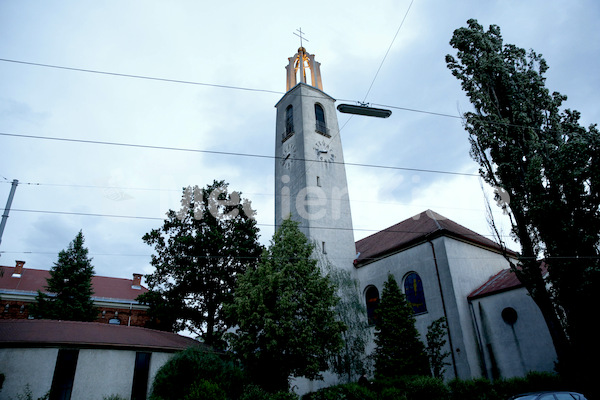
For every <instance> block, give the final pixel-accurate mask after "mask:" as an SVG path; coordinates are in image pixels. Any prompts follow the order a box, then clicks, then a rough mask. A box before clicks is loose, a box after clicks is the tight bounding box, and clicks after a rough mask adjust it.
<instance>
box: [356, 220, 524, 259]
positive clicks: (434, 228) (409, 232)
mask: <svg viewBox="0 0 600 400" xmlns="http://www.w3.org/2000/svg"><path fill="white" fill-rule="evenodd" d="M442 234H446V235H449V236H453V237H456V238H459V239H462V240H466V241H468V242H471V243H474V244H477V245H480V246H483V247H487V248H490V249H493V250H500V246H499V245H498V244H497V243H496V242H494V241H492V240H490V239H488V238H486V237H484V236H482V235H480V234H478V233H476V232H473V231H472V230H470V229H468V228H465V227H464V226H462V225H460V224H457V223H456V222H454V221H452V220H450V219H448V218H446V217H443V216H441V215H440V214H438V213H436V212H434V211H431V210H427V211H424V212H422V213H420V214H417V215H415V216H414V217H411V218H409V219H407V220H404V221H402V222H400V223H398V224H396V225H393V226H390V227H389V228H386V229H384V230H382V231H379V232H377V233H375V234H373V235H371V236H367V237H366V238H364V239H361V240H359V241H358V242H356V251H357V252H358V253H360V254H359V256H358V258H357V263H358V264H361V263H366V262H369V261H372V260H375V259H378V258H380V257H383V256H385V255H387V254H389V253H394V252H396V251H399V250H402V249H404V248H407V247H410V246H412V245H414V244H417V243H420V242H422V241H424V240H426V239H427V238H428V237H435V236H439V235H442ZM511 253H512V252H511Z"/></svg>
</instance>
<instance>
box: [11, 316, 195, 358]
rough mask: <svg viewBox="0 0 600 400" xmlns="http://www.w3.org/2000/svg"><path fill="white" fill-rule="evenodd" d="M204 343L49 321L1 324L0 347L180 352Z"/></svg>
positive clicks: (167, 335)
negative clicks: (74, 347)
mask: <svg viewBox="0 0 600 400" xmlns="http://www.w3.org/2000/svg"><path fill="white" fill-rule="evenodd" d="M199 345H203V344H201V343H200V342H198V341H196V340H194V339H192V338H189V337H185V336H181V335H177V334H175V333H171V332H163V331H157V330H153V329H146V328H141V327H137V326H123V325H110V324H102V323H98V322H79V321H53V320H45V319H35V320H27V319H12V320H11V319H7V320H0V347H19V346H27V347H31V346H43V347H48V346H53V347H54V346H80V347H102V348H105V347H109V348H135V349H154V350H162V351H178V350H183V349H185V348H187V347H190V346H199Z"/></svg>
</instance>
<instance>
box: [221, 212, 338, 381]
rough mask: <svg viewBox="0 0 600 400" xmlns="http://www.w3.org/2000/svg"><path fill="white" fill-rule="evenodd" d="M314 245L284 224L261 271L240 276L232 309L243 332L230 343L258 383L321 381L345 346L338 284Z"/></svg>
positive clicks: (293, 225) (295, 226) (266, 253)
mask: <svg viewBox="0 0 600 400" xmlns="http://www.w3.org/2000/svg"><path fill="white" fill-rule="evenodd" d="M313 248H314V246H313V245H311V244H310V243H309V242H308V239H307V238H306V236H305V235H304V234H303V233H302V232H300V230H299V229H298V223H297V222H294V221H292V220H290V219H287V220H284V222H283V224H282V225H281V227H280V228H279V229H278V230H277V231H276V232H275V234H274V236H273V239H272V241H271V244H270V246H269V248H268V249H267V250H265V251H264V252H263V255H262V258H261V261H260V263H259V265H258V267H257V268H256V269H249V270H248V271H246V273H245V275H244V276H243V277H241V278H240V280H239V284H238V287H237V289H236V293H235V299H234V303H233V305H232V306H231V307H230V308H229V311H230V313H231V315H232V317H233V319H234V320H235V321H237V326H238V327H237V330H236V332H235V333H233V334H232V335H231V336H230V344H231V346H232V348H233V350H234V352H235V353H237V355H238V356H239V357H240V359H241V361H242V363H243V364H244V366H245V368H246V370H247V371H248V372H249V373H250V375H251V377H252V379H253V380H254V382H255V383H256V384H258V385H260V386H261V387H263V388H264V389H265V390H267V391H270V392H277V391H281V390H288V389H289V380H288V379H289V378H290V376H296V377H306V378H309V379H318V378H320V377H321V372H322V371H325V370H327V368H328V365H327V361H328V359H329V358H330V357H331V354H333V353H335V352H337V351H338V350H339V349H340V347H341V337H340V332H342V330H343V328H344V327H343V324H342V323H341V322H339V321H337V320H336V315H335V312H334V307H335V305H336V303H337V300H338V299H337V297H336V295H335V291H336V288H335V285H334V284H333V283H332V282H331V280H330V279H329V278H328V277H326V276H323V275H322V274H321V271H320V269H319V267H318V265H317V260H315V259H314V258H312V254H313Z"/></svg>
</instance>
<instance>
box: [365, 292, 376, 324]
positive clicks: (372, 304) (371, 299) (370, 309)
mask: <svg viewBox="0 0 600 400" xmlns="http://www.w3.org/2000/svg"><path fill="white" fill-rule="evenodd" d="M365 300H366V302H367V319H368V321H369V325H375V324H377V308H379V290H377V288H376V287H375V286H369V287H368V288H367V290H366V292H365Z"/></svg>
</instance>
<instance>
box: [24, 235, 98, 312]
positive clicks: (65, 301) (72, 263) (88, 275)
mask: <svg viewBox="0 0 600 400" xmlns="http://www.w3.org/2000/svg"><path fill="white" fill-rule="evenodd" d="M83 244H84V237H83V233H82V232H81V231H79V233H78V234H77V236H76V237H75V239H74V240H73V241H72V242H71V243H70V244H69V247H68V249H67V250H62V251H61V252H60V253H58V261H57V262H56V263H54V266H53V267H52V269H51V270H50V278H48V279H47V284H48V285H47V286H46V290H47V291H48V292H49V293H48V294H46V293H42V292H40V291H38V295H37V296H36V302H35V303H34V304H33V305H32V308H31V310H30V315H33V316H35V317H37V318H47V319H62V320H68V321H94V320H96V318H97V317H98V310H97V309H96V308H95V307H94V302H93V301H92V295H93V291H92V276H93V275H94V267H93V266H92V260H91V259H90V258H89V257H88V249H87V248H86V247H84V246H83Z"/></svg>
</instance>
